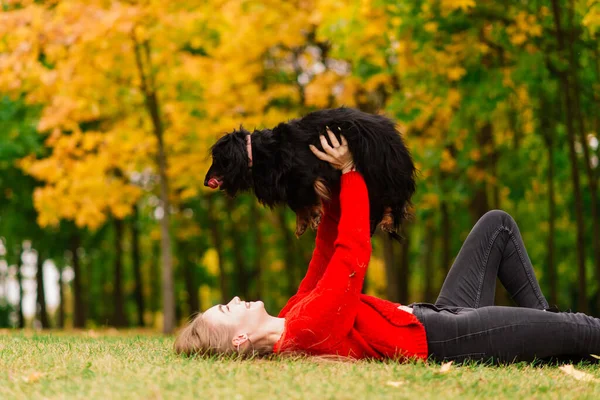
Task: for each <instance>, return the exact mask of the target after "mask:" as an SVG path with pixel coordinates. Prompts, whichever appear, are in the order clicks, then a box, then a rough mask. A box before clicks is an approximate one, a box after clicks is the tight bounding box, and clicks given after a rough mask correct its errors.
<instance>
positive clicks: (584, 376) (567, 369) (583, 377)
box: [558, 364, 598, 382]
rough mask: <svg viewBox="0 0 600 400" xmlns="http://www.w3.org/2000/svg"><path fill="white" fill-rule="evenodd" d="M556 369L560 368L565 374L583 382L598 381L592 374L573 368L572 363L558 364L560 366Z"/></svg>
mask: <svg viewBox="0 0 600 400" xmlns="http://www.w3.org/2000/svg"><path fill="white" fill-rule="evenodd" d="M558 369H560V370H561V371H562V372H564V373H565V374H567V375H570V376H572V377H573V378H575V379H577V380H578V381H584V382H596V381H598V380H597V379H596V378H595V377H594V375H591V374H588V373H587V372H583V371H579V370H577V369H575V367H573V365H571V364H568V365H563V366H560V367H558Z"/></svg>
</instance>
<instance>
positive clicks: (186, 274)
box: [177, 242, 200, 314]
mask: <svg viewBox="0 0 600 400" xmlns="http://www.w3.org/2000/svg"><path fill="white" fill-rule="evenodd" d="M177 247H178V248H179V259H180V260H181V262H182V267H183V268H182V270H183V280H184V283H185V291H186V292H187V294H188V297H187V299H188V307H189V309H190V310H189V312H190V314H191V313H193V312H196V311H199V310H200V306H199V302H198V285H197V283H196V274H195V271H194V268H195V264H194V262H193V261H192V260H191V259H190V257H191V255H192V251H190V248H189V247H188V245H187V244H186V243H184V242H180V243H179V246H177Z"/></svg>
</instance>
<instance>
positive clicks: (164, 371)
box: [0, 331, 600, 400]
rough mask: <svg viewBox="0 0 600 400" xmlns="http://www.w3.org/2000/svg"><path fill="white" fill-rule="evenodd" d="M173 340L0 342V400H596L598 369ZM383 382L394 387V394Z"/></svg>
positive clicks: (69, 336)
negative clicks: (230, 348)
mask: <svg viewBox="0 0 600 400" xmlns="http://www.w3.org/2000/svg"><path fill="white" fill-rule="evenodd" d="M172 343H173V338H171V337H163V336H158V335H152V334H139V333H135V332H124V333H116V332H114V331H113V332H110V331H109V332H104V333H94V332H88V333H45V334H33V333H30V332H10V331H4V332H0V399H20V398H33V399H41V398H48V399H64V398H81V399H106V398H108V399H110V398H125V399H133V398H143V399H153V398H157V399H158V398H163V399H180V398H190V399H271V398H285V399H361V398H363V399H377V398H382V399H398V398H411V399H419V400H424V399H440V398H443V399H452V398H457V399H458V398H460V399H465V398H482V397H486V398H495V399H496V398H506V399H515V398H556V399H558V398H560V399H569V398H572V399H585V398H588V399H597V398H600V367H597V366H584V365H580V366H577V368H578V369H580V370H583V371H585V372H588V373H590V374H592V375H594V376H595V377H596V378H597V379H598V380H597V381H595V382H582V381H578V380H575V379H574V378H573V377H571V376H568V375H566V374H564V373H563V372H562V371H560V370H559V369H558V368H556V367H552V366H544V367H534V366H530V365H527V364H517V365H512V366H509V367H489V366H483V365H469V366H459V367H455V366H453V367H452V369H451V370H450V371H449V372H448V373H445V374H442V373H440V366H439V365H436V364H430V365H426V364H424V363H417V364H397V363H393V362H386V363H376V362H356V363H342V362H332V361H329V362H327V361H315V360H311V359H299V360H291V359H284V360H277V361H267V360H253V361H240V360H205V359H198V358H184V357H179V356H176V355H174V354H173V353H172V352H171V346H172ZM389 382H398V383H397V385H398V387H394V386H392V385H390V384H389Z"/></svg>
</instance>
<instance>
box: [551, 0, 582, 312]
mask: <svg viewBox="0 0 600 400" xmlns="http://www.w3.org/2000/svg"><path fill="white" fill-rule="evenodd" d="M552 11H553V14H554V24H555V26H556V29H555V32H556V41H557V42H558V51H559V53H560V55H561V56H565V50H566V46H565V42H564V34H563V31H562V26H561V15H560V6H559V4H558V0H552ZM559 74H560V87H561V91H562V95H563V96H564V98H565V106H566V124H567V136H568V141H569V159H570V162H571V179H572V181H573V192H574V196H575V216H576V219H577V269H578V275H579V280H578V296H579V298H578V302H577V308H578V311H580V312H583V313H586V312H587V310H588V305H587V282H586V271H585V228H584V222H583V200H582V197H581V185H580V182H579V169H578V163H577V152H576V151H575V128H574V126H573V121H574V120H575V115H574V112H573V103H572V99H571V85H570V83H569V75H568V72H567V71H560V72H559Z"/></svg>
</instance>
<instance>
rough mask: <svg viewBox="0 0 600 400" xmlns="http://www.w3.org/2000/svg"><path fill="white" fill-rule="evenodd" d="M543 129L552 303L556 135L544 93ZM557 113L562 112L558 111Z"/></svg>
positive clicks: (553, 295) (553, 297)
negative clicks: (547, 115)
mask: <svg viewBox="0 0 600 400" xmlns="http://www.w3.org/2000/svg"><path fill="white" fill-rule="evenodd" d="M539 97H540V110H544V111H540V120H541V130H542V135H543V137H544V142H545V143H546V148H547V150H548V260H547V262H546V270H547V274H548V287H549V291H550V297H549V300H550V304H552V305H556V304H558V291H557V279H556V265H555V261H554V260H555V257H554V246H555V245H554V237H555V234H556V228H555V223H556V197H555V195H554V175H555V173H554V135H553V132H552V130H551V127H550V119H549V118H548V117H546V116H544V115H543V113H545V110H550V109H551V108H550V105H549V104H548V102H547V101H546V98H545V97H544V95H543V94H541V95H540V96H539ZM557 114H560V112H559V113H557Z"/></svg>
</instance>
